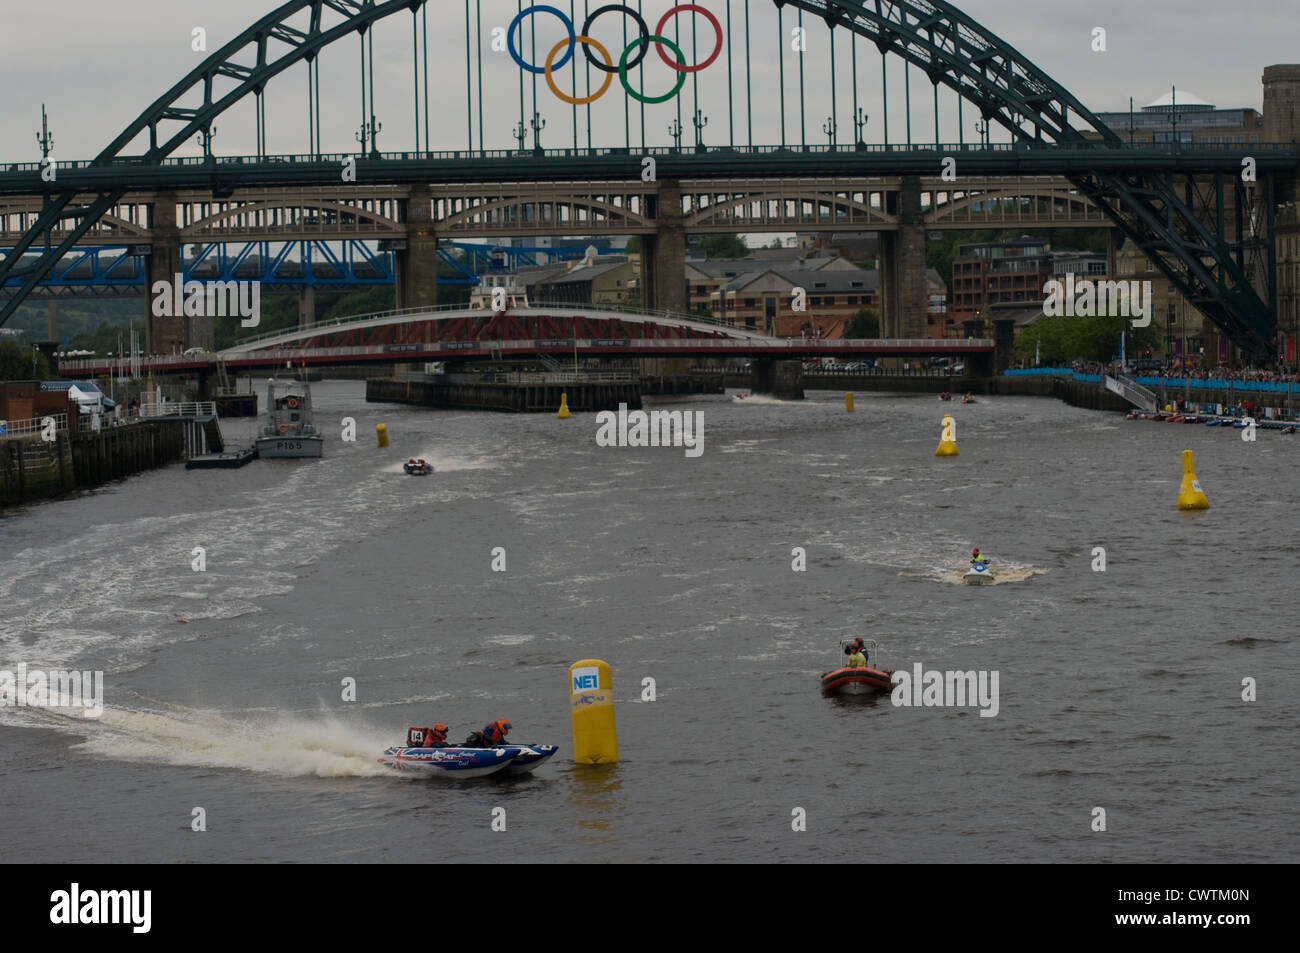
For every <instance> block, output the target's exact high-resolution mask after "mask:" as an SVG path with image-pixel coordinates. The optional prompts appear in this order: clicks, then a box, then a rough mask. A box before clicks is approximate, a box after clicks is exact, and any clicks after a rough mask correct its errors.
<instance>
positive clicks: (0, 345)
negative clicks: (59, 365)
mask: <svg viewBox="0 0 1300 953" xmlns="http://www.w3.org/2000/svg"><path fill="white" fill-rule="evenodd" d="M33 353H35V355H36V366H35V367H33V366H32V354H33ZM50 376H51V375H50V363H49V361H47V360H46V359H45V355H44V354H42V353H40V352H39V351H36V350H35V349H34V348H33V347H32V346H31V345H30V344H23V343H22V342H20V341H17V340H15V339H14V338H13V337H12V336H10V335H8V334H0V381H33V380H34V381H47V380H49V379H50Z"/></svg>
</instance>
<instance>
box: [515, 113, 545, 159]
mask: <svg viewBox="0 0 1300 953" xmlns="http://www.w3.org/2000/svg"><path fill="white" fill-rule="evenodd" d="M528 125H530V126H532V127H533V154H534V155H542V130H543V129H545V128H546V120H545V119H543V118H542V115H541V113H537V112H535V113H533V118H532V119H530V120H529V121H528ZM519 148H520V149H522V148H523V144H522V143H521V144H520V146H519Z"/></svg>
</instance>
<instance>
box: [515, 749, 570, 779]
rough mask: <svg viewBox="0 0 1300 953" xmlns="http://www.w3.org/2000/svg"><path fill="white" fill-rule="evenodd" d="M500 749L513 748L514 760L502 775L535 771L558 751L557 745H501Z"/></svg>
mask: <svg viewBox="0 0 1300 953" xmlns="http://www.w3.org/2000/svg"><path fill="white" fill-rule="evenodd" d="M501 748H502V749H506V748H513V749H515V751H516V754H515V756H514V758H513V759H512V760H511V761H510V763H509V764H507V765H506V766H505V769H504V770H503V771H502V774H506V775H512V776H513V775H520V774H528V773H529V772H530V771H533V770H535V769H536V768H537V767H538V766H539V765H540V764H541V763H542V762H543V761H545V760H546V759H547V758H549V757H550V756H551V755H553V754H555V752H556V751H558V750H560V749H559V745H522V744H521V745H502V746H501Z"/></svg>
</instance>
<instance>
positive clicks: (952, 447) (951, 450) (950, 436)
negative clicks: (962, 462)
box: [934, 414, 957, 457]
mask: <svg viewBox="0 0 1300 953" xmlns="http://www.w3.org/2000/svg"><path fill="white" fill-rule="evenodd" d="M934 455H935V456H936V457H955V456H957V422H956V421H955V420H953V419H952V414H944V415H943V435H942V436H940V437H939V447H938V449H936V450H935V451H934Z"/></svg>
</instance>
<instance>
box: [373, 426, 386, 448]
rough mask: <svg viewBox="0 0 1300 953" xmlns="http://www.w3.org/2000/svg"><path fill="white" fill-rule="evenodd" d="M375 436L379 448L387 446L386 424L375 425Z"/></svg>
mask: <svg viewBox="0 0 1300 953" xmlns="http://www.w3.org/2000/svg"><path fill="white" fill-rule="evenodd" d="M375 434H376V435H378V437H379V445H380V446H381V447H386V446H388V425H387V424H375Z"/></svg>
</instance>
